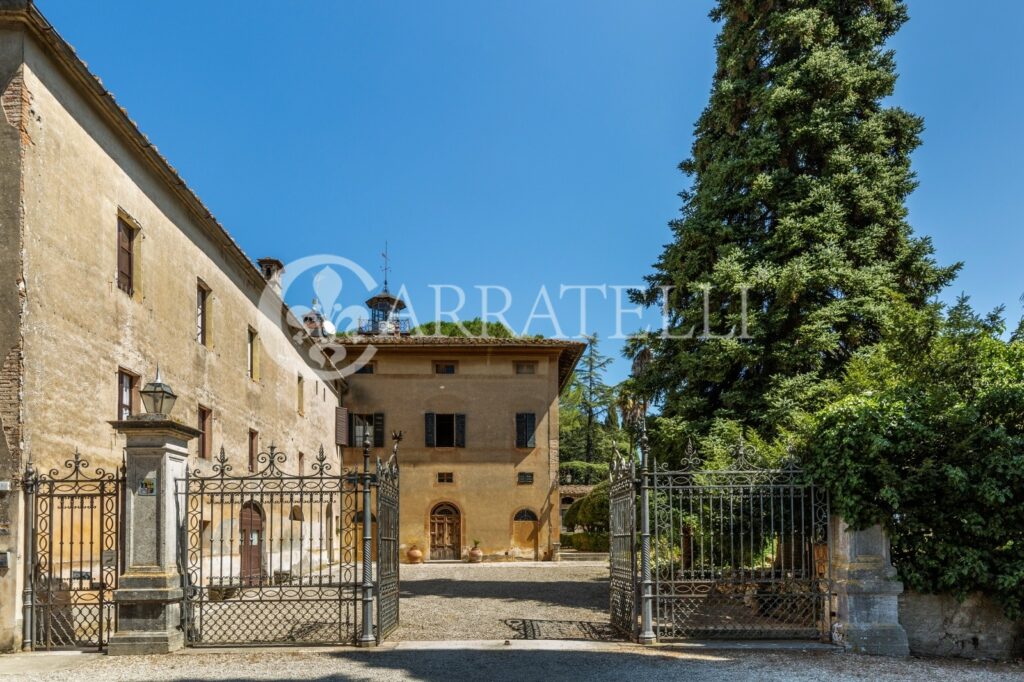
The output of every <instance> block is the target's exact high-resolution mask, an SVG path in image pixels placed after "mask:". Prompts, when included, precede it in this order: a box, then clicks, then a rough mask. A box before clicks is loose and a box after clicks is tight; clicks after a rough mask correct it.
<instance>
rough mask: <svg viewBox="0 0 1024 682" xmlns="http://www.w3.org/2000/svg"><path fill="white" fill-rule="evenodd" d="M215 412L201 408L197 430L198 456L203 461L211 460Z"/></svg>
mask: <svg viewBox="0 0 1024 682" xmlns="http://www.w3.org/2000/svg"><path fill="white" fill-rule="evenodd" d="M212 427H213V412H212V411H211V410H210V409H209V408H207V407H203V406H202V405H200V406H199V418H198V423H197V424H196V428H198V429H199V441H198V454H199V456H200V457H202V458H203V459H210V451H211V445H212V436H213V429H212Z"/></svg>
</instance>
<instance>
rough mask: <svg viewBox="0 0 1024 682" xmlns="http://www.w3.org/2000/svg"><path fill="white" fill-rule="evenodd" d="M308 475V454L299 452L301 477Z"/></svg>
mask: <svg viewBox="0 0 1024 682" xmlns="http://www.w3.org/2000/svg"><path fill="white" fill-rule="evenodd" d="M305 475H306V453H305V452H299V476H305Z"/></svg>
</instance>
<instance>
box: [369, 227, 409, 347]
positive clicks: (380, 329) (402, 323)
mask: <svg viewBox="0 0 1024 682" xmlns="http://www.w3.org/2000/svg"><path fill="white" fill-rule="evenodd" d="M381 255H382V256H383V257H384V266H383V267H382V268H381V269H382V270H383V271H384V286H383V287H382V288H381V290H380V293H378V294H376V295H374V296H371V297H370V298H368V299H366V307H367V308H369V310H370V321H369V324H366V325H363V329H361V330H360V331H361V332H362V333H364V334H375V335H381V336H394V335H398V334H408V333H409V325H408V322H409V321H408V319H406V318H404V317H401V316H399V315H398V313H400V312H401V311H403V310H405V301H403V300H402V299H400V298H398V297H397V296H394V295H393V294H392V293H391V291H389V290H388V274H389V272H390V270H391V267H390V264H389V262H388V247H387V244H386V243H385V245H384V253H383V254H381Z"/></svg>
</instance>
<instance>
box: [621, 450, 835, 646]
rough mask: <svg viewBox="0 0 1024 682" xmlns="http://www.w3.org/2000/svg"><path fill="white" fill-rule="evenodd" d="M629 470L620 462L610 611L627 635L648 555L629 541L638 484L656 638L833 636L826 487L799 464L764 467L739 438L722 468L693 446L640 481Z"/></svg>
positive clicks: (633, 630)
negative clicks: (676, 463) (646, 523)
mask: <svg viewBox="0 0 1024 682" xmlns="http://www.w3.org/2000/svg"><path fill="white" fill-rule="evenodd" d="M627 469H632V466H631V465H629V466H628V467H623V466H619V467H617V468H615V469H613V473H612V484H611V486H612V487H611V493H610V504H611V517H610V522H611V537H612V548H611V549H612V554H611V562H612V568H611V579H612V603H611V620H612V624H613V625H616V627H618V629H619V630H620V631H622V632H623V633H624V634H626V635H627V636H630V637H631V638H635V637H636V636H637V635H638V633H639V631H640V623H638V620H637V613H638V611H639V609H637V607H636V606H635V605H634V606H632V608H631V609H630V608H627V606H628V605H629V604H630V602H629V600H630V599H633V600H634V602H633V604H636V602H637V601H639V600H641V599H642V597H641V596H640V587H641V586H640V584H639V582H638V580H637V575H638V572H639V573H641V574H642V572H643V566H640V567H639V568H638V567H637V564H638V563H640V562H642V558H641V556H640V555H641V554H642V553H641V552H639V546H638V544H637V542H636V541H635V540H633V541H632V542H631V541H630V540H629V538H630V537H635V530H634V529H636V528H637V525H638V524H637V522H636V518H637V515H638V514H639V512H640V510H639V509H638V508H637V507H635V506H634V507H633V511H632V513H628V512H627V511H626V509H627V507H628V506H629V505H630V504H631V502H630V500H631V499H635V498H634V497H633V495H634V494H635V493H634V492H633V490H629V489H628V488H631V487H632V488H633V489H634V490H635V489H636V488H639V491H640V493H641V495H640V496H641V500H642V499H644V498H646V499H647V500H648V502H647V504H648V509H649V511H650V519H651V520H650V529H649V535H650V571H651V576H652V580H651V587H650V594H651V597H650V599H651V610H652V623H651V625H652V629H653V632H654V634H655V635H656V637H657V639H658V640H659V641H671V640H674V639H688V638H694V639H714V638H730V639H822V640H825V641H828V638H829V633H830V629H831V615H832V614H831V604H832V581H831V564H830V556H831V552H830V538H829V501H828V494H827V492H826V491H824V490H822V489H820V488H818V487H817V486H815V485H814V482H813V481H811V480H810V479H809V478H808V477H807V476H806V475H805V474H804V472H803V471H802V470H801V469H800V468H799V467H798V466H797V464H796V463H795V462H792V461H788V462H785V463H782V464H780V465H776V466H764V465H757V464H755V463H753V462H752V461H751V460H750V457H749V452H748V451H747V450H746V449H745V448H744V447H742V446H741V447H739V448H737V449H736V451H735V452H734V453H733V458H732V461H731V462H730V463H729V465H728V466H727V467H723V466H714V465H709V463H708V462H706V461H704V460H702V459H701V458H700V457H698V456H697V455H696V453H694V452H693V450H692V448H691V449H690V450H689V453H688V457H687V458H686V459H685V461H684V462H682V465H681V466H680V467H679V468H677V469H673V470H668V469H659V468H657V467H652V470H650V471H642V472H641V473H640V475H639V477H637V478H636V479H635V480H636V481H637V483H636V484H635V486H629V485H628V483H627V482H628V481H629V479H631V478H632V475H631V474H630V473H629V471H627ZM645 487H646V490H644V488H645ZM641 504H643V502H641ZM640 532H641V539H642V533H643V530H642V529H641V530H640ZM630 577H632V581H633V582H632V589H629V586H628V585H627V583H626V581H627V580H628V579H629V578H630Z"/></svg>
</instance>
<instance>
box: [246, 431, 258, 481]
mask: <svg viewBox="0 0 1024 682" xmlns="http://www.w3.org/2000/svg"><path fill="white" fill-rule="evenodd" d="M259 452H260V432H259V431H256V430H254V429H249V471H256V458H257V457H258V456H259Z"/></svg>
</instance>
